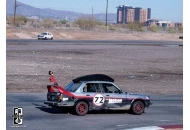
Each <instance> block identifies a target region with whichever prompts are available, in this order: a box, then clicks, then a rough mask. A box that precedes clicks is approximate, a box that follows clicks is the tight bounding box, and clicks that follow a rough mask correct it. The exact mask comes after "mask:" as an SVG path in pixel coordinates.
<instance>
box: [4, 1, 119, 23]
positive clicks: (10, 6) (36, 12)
mask: <svg viewBox="0 0 190 130" xmlns="http://www.w3.org/2000/svg"><path fill="white" fill-rule="evenodd" d="M6 2H7V3H6V15H13V14H14V0H7V1H6ZM17 5H19V6H18V7H17V10H16V14H17V15H24V16H38V17H40V18H54V19H63V18H68V19H70V20H74V19H77V18H80V17H88V16H89V17H90V16H91V14H83V13H77V12H73V11H65V10H54V9H41V8H35V7H33V6H30V5H26V4H24V3H21V2H19V1H17ZM94 18H95V19H98V20H101V21H105V18H106V15H105V14H103V13H101V14H94ZM116 18H117V15H116V13H115V14H114V13H109V14H108V21H116Z"/></svg>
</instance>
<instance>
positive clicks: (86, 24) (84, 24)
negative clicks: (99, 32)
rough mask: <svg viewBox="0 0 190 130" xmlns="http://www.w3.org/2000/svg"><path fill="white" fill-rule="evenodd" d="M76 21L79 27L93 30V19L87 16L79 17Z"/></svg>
mask: <svg viewBox="0 0 190 130" xmlns="http://www.w3.org/2000/svg"><path fill="white" fill-rule="evenodd" d="M74 23H75V24H77V25H78V26H79V28H80V29H83V30H91V29H92V28H93V27H94V24H93V21H92V20H90V19H87V18H80V19H77V20H76V21H75V22H74Z"/></svg>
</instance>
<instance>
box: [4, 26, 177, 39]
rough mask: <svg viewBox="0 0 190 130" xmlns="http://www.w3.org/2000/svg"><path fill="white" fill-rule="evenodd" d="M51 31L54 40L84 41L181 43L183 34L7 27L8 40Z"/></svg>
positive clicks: (35, 35)
mask: <svg viewBox="0 0 190 130" xmlns="http://www.w3.org/2000/svg"><path fill="white" fill-rule="evenodd" d="M44 31H49V32H52V33H53V34H54V39H75V40H79V39H84V40H166V41H179V36H181V34H178V33H175V34H171V33H153V32H152V33H151V32H124V31H112V30H79V29H75V30H74V29H43V28H19V27H18V28H13V27H7V29H6V35H7V36H6V37H7V38H25V39H26V38H28V39H31V38H34V39H35V38H37V35H38V34H40V33H41V32H44Z"/></svg>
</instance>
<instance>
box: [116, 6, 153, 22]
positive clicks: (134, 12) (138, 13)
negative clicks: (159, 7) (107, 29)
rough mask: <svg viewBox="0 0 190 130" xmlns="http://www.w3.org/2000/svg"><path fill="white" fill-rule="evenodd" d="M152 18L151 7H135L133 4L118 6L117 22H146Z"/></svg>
mask: <svg viewBox="0 0 190 130" xmlns="http://www.w3.org/2000/svg"><path fill="white" fill-rule="evenodd" d="M150 18H151V9H150V8H148V9H142V8H141V7H136V8H133V7H132V6H127V5H123V6H118V7H117V23H123V24H127V23H131V22H141V23H145V22H146V21H147V20H148V19H150Z"/></svg>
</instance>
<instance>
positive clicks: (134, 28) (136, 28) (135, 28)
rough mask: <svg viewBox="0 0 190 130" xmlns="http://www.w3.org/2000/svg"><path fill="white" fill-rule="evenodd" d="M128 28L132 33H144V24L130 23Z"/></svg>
mask: <svg viewBox="0 0 190 130" xmlns="http://www.w3.org/2000/svg"><path fill="white" fill-rule="evenodd" d="M127 28H128V29H129V30H130V31H143V23H139V22H133V23H128V24H127Z"/></svg>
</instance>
